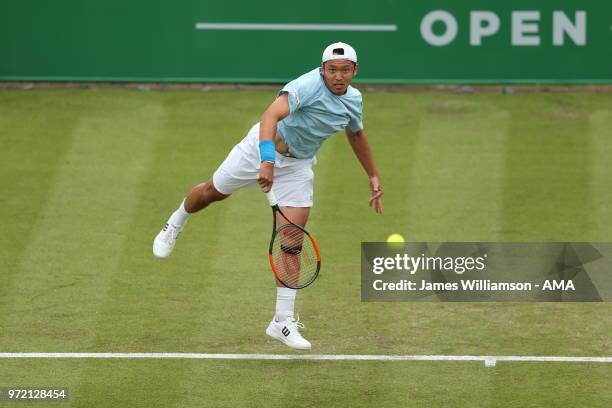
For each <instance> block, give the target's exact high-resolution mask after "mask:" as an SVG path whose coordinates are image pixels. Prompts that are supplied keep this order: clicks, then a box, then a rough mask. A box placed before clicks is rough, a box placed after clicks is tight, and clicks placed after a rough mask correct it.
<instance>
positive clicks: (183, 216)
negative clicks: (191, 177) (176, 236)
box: [168, 200, 191, 228]
mask: <svg viewBox="0 0 612 408" xmlns="http://www.w3.org/2000/svg"><path fill="white" fill-rule="evenodd" d="M190 215H191V214H189V213H188V212H187V210H185V200H183V202H182V203H181V205H179V208H178V209H177V210H176V211H175V212H174V213H172V215H171V216H170V220H168V222H169V223H170V224H172V225H174V226H175V227H179V228H183V226H184V225H185V223H186V222H187V220H188V219H189V216H190Z"/></svg>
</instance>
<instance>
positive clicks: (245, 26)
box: [195, 23, 397, 31]
mask: <svg viewBox="0 0 612 408" xmlns="http://www.w3.org/2000/svg"><path fill="white" fill-rule="evenodd" d="M195 28H196V29H197V30H267V31H270V30H271V31H397V25H395V24H257V23H196V25H195Z"/></svg>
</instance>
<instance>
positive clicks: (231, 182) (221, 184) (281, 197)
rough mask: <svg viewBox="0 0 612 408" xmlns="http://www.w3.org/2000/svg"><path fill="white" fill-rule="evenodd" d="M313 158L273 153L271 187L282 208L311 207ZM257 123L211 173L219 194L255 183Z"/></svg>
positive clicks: (256, 171)
mask: <svg viewBox="0 0 612 408" xmlns="http://www.w3.org/2000/svg"><path fill="white" fill-rule="evenodd" d="M314 160H315V159H296V158H293V157H285V156H283V155H281V154H279V153H278V152H276V163H275V164H274V183H273V184H272V190H273V191H274V194H275V195H276V198H277V200H278V204H279V205H281V206H285V207H312V193H313V181H314V173H313V172H312V164H313V162H314ZM260 162H261V160H260V158H259V123H256V124H255V125H254V126H253V127H252V128H251V130H249V133H248V134H247V135H246V136H245V138H244V139H242V141H241V142H240V143H238V144H237V145H236V146H234V148H233V149H232V151H231V152H230V154H229V155H228V156H227V157H226V158H225V161H224V162H223V163H221V166H219V168H218V169H217V171H215V173H214V174H213V184H214V186H215V188H216V189H217V191H219V192H220V193H222V194H232V193H233V192H234V191H236V190H238V189H241V188H244V187H255V186H258V184H257V181H256V176H257V173H258V172H259V165H260Z"/></svg>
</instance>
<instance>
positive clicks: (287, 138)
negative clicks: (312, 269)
mask: <svg viewBox="0 0 612 408" xmlns="http://www.w3.org/2000/svg"><path fill="white" fill-rule="evenodd" d="M358 70H359V65H358V64H357V54H356V52H355V50H354V49H353V48H352V47H351V46H350V45H348V44H345V43H341V42H339V43H334V44H331V45H330V46H328V47H327V48H326V49H325V50H324V51H323V58H322V62H321V65H320V67H317V68H315V69H313V70H312V71H310V72H308V73H306V74H304V75H302V76H300V77H299V78H297V79H295V80H293V81H291V82H289V83H288V84H287V85H285V86H284V87H283V88H282V89H281V90H280V92H279V93H278V97H277V98H276V100H275V101H274V102H273V103H272V104H271V105H270V106H269V107H268V108H267V109H266V111H265V112H264V113H263V115H262V116H261V121H260V122H259V123H256V124H255V125H254V126H253V127H252V128H251V130H250V131H249V132H248V134H247V135H246V137H245V138H244V139H242V141H241V142H240V143H238V144H237V145H236V146H234V148H233V149H232V151H231V152H230V153H229V155H228V156H227V158H226V159H225V161H224V162H223V163H222V164H221V166H220V167H219V168H218V169H217V171H215V173H214V174H213V176H212V178H211V179H209V180H208V181H206V182H205V183H202V184H199V185H197V186H195V187H194V188H193V189H192V190H191V191H190V192H189V194H188V195H187V197H186V198H185V199H184V200H183V202H182V203H181V205H180V206H179V208H178V209H177V210H176V211H175V212H174V213H173V214H172V215H171V216H170V218H169V219H168V222H167V223H166V225H165V226H164V228H163V229H162V230H161V231H160V233H159V234H158V235H157V236H156V237H155V240H154V242H153V254H154V255H155V256H156V257H158V258H167V257H168V256H169V255H170V253H171V252H172V250H173V249H174V246H175V244H176V240H177V238H178V236H179V234H180V233H181V231H182V230H183V228H184V226H185V223H186V222H187V220H188V219H189V217H190V215H191V214H193V213H195V212H198V211H200V210H202V209H204V208H206V207H207V206H208V205H209V204H211V203H213V202H215V201H221V200H224V199H226V198H227V197H229V196H230V195H231V194H232V193H233V192H234V191H236V190H238V189H240V188H243V187H247V186H253V185H257V184H259V186H260V188H261V189H262V190H263V191H264V192H268V191H270V189H271V188H274V193H275V195H276V198H277V199H278V202H279V205H280V207H281V209H282V211H283V213H284V214H285V215H286V216H287V218H289V219H290V220H291V221H293V222H294V223H295V224H298V225H301V226H305V225H306V221H307V220H308V215H309V213H310V208H311V207H312V204H313V179H314V174H313V172H312V165H313V162H314V161H315V160H316V159H315V154H316V153H317V151H318V150H319V148H320V147H321V145H322V144H323V142H324V141H325V140H327V139H328V138H329V137H330V136H332V135H333V134H335V133H337V132H338V131H341V130H344V131H345V132H346V135H347V138H348V141H349V143H350V145H351V147H352V149H353V152H354V153H355V156H356V157H357V159H358V160H359V161H360V162H361V165H362V166H363V168H364V170H365V172H366V173H367V175H368V178H369V184H370V197H369V201H368V204H369V205H370V206H372V205H374V209H375V211H376V212H377V213H381V212H382V210H383V206H382V202H381V197H382V195H383V190H382V187H381V185H380V180H379V177H378V172H377V170H376V166H375V164H374V160H373V158H372V153H371V150H370V145H369V143H368V140H367V136H366V133H365V131H364V129H363V123H362V99H361V93H360V92H359V91H358V90H357V89H355V88H353V87H352V86H350V83H351V81H352V79H353V78H354V77H355V75H357V71H358ZM273 186H274V187H273ZM278 221H279V223H282V222H283V220H281V219H279V220H278ZM285 222H286V221H285ZM277 285H279V287H277V296H276V314H275V316H274V318H273V319H272V321H271V322H270V324H269V325H268V328H267V329H266V334H268V335H269V336H271V337H273V338H275V339H277V340H279V341H281V342H283V343H284V344H286V345H287V346H289V347H293V348H296V349H309V348H310V346H311V345H310V342H309V341H308V340H306V339H304V337H302V335H301V334H300V331H299V329H300V328H303V327H304V325H303V324H302V323H301V322H299V319H296V318H295V313H294V304H295V298H296V290H295V289H289V288H286V287H280V284H279V283H278V282H277Z"/></svg>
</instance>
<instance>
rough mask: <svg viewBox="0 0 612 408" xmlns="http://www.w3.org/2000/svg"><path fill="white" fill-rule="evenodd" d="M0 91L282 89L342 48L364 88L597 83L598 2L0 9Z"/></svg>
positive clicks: (608, 52) (603, 23) (611, 65)
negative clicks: (10, 87)
mask: <svg viewBox="0 0 612 408" xmlns="http://www.w3.org/2000/svg"><path fill="white" fill-rule="evenodd" d="M1 11H2V12H1V13H0V80H77V81H81V80H82V81H155V82H159V81H163V82H167V81H170V82H172V81H176V82H255V83H265V82H285V81H287V80H290V79H292V78H294V77H296V76H297V75H300V74H302V73H304V72H306V71H307V70H309V69H311V68H313V67H314V66H316V65H318V63H319V61H320V57H321V52H322V50H323V48H324V47H325V46H326V45H327V44H329V43H332V42H335V41H344V42H348V43H350V44H351V45H353V46H354V47H355V48H356V50H357V53H358V56H359V60H360V63H361V71H360V74H359V77H358V79H357V80H358V81H361V82H369V83H497V82H505V83H513V82H522V83H606V82H611V81H612V46H610V44H612V3H610V2H605V1H599V0H583V1H580V2H577V1H570V0H541V1H534V0H513V1H508V0H505V1H500V2H490V1H484V0H465V1H461V2H458V1H456V0H411V1H400V0H379V1H364V0H351V1H335V2H332V3H330V2H328V1H322V0H312V1H310V2H307V3H304V2H298V1H286V0H285V1H278V0H269V1H266V2H249V1H225V2H218V1H212V0H200V1H195V0H175V1H161V0H130V1H119V0H58V1H55V2H41V1H33V0H3V1H2V3H1Z"/></svg>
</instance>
